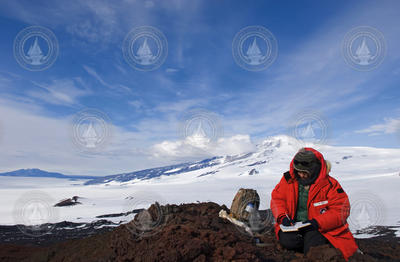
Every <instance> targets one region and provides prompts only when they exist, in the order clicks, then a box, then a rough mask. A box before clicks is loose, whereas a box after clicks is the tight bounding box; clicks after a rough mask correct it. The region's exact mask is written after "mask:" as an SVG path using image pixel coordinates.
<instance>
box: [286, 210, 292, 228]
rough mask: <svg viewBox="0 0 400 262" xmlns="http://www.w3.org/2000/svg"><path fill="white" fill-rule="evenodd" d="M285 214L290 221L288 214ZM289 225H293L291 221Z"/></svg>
mask: <svg viewBox="0 0 400 262" xmlns="http://www.w3.org/2000/svg"><path fill="white" fill-rule="evenodd" d="M285 215H286V217H287V218H288V219H289V221H292V220H291V219H290V217H289V216H288V214H286V212H285ZM290 225H292V226H293V223H292V222H290Z"/></svg>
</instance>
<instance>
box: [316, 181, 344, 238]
mask: <svg viewBox="0 0 400 262" xmlns="http://www.w3.org/2000/svg"><path fill="white" fill-rule="evenodd" d="M329 180H330V181H331V183H332V186H331V188H330V189H329V191H328V194H327V198H328V206H327V211H326V212H325V213H323V214H319V215H318V216H316V217H314V219H315V220H317V222H318V225H319V227H320V230H321V231H322V232H324V231H331V230H334V229H336V228H338V227H340V226H343V225H344V224H346V223H347V222H346V219H347V217H348V216H349V215H350V202H349V198H348V197H347V194H346V193H345V192H344V191H343V189H342V187H341V186H340V184H339V182H337V181H336V179H334V178H332V177H329Z"/></svg>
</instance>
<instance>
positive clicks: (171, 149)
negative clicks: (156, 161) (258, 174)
mask: <svg viewBox="0 0 400 262" xmlns="http://www.w3.org/2000/svg"><path fill="white" fill-rule="evenodd" d="M254 150H255V145H254V144H253V143H252V141H251V139H250V136H249V135H234V136H232V137H226V138H219V139H218V140H217V141H209V140H205V141H201V140H197V141H196V140H195V139H192V138H191V137H187V138H186V139H182V140H176V141H163V142H161V143H158V144H155V145H154V146H153V150H152V153H153V155H154V156H155V157H157V158H166V157H167V158H174V159H179V158H180V159H201V158H202V157H211V156H218V155H238V154H242V153H247V152H251V151H254Z"/></svg>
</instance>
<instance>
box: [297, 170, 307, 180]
mask: <svg viewBox="0 0 400 262" xmlns="http://www.w3.org/2000/svg"><path fill="white" fill-rule="evenodd" d="M297 174H298V175H299V177H300V178H301V179H307V178H309V177H310V174H309V173H307V172H302V171H297Z"/></svg>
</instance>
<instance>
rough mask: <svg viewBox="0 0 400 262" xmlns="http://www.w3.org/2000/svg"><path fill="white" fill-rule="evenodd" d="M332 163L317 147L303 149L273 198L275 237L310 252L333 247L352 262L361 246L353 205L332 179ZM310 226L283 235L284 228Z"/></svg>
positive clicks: (292, 162)
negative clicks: (350, 221)
mask: <svg viewBox="0 0 400 262" xmlns="http://www.w3.org/2000/svg"><path fill="white" fill-rule="evenodd" d="M329 172H330V163H329V162H328V161H325V159H324V157H323V156H322V154H321V153H320V152H318V151H317V150H315V149H313V148H302V149H300V151H299V152H298V153H297V154H296V155H295V156H294V158H293V160H292V161H291V163H290V170H289V171H288V172H286V173H284V175H283V177H282V179H281V180H280V182H279V183H278V184H277V185H276V187H275V189H274V190H273V191H272V195H271V211H272V214H273V215H274V218H275V221H276V223H275V234H276V237H277V238H278V239H279V242H280V243H281V245H282V246H284V247H285V248H287V249H291V250H296V251H300V252H304V253H305V254H306V253H307V252H308V250H309V249H310V247H312V246H318V245H323V244H329V243H330V244H331V245H333V246H334V247H335V248H337V249H339V250H340V251H341V252H342V254H343V257H344V258H345V259H346V260H348V259H349V257H350V256H351V255H353V254H354V252H356V251H357V249H358V247H357V244H356V242H355V240H354V237H353V235H352V234H351V232H350V230H349V225H348V224H347V221H346V219H347V217H348V216H349V215H350V203H349V199H348V197H347V194H346V193H345V192H344V190H343V188H342V187H341V186H340V184H339V182H338V181H336V179H334V178H333V177H331V176H329ZM299 221H302V222H309V223H310V225H309V226H307V227H304V228H301V229H300V230H299V231H295V232H282V230H281V229H280V225H281V224H283V225H284V226H290V225H292V224H293V223H295V222H299Z"/></svg>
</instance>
